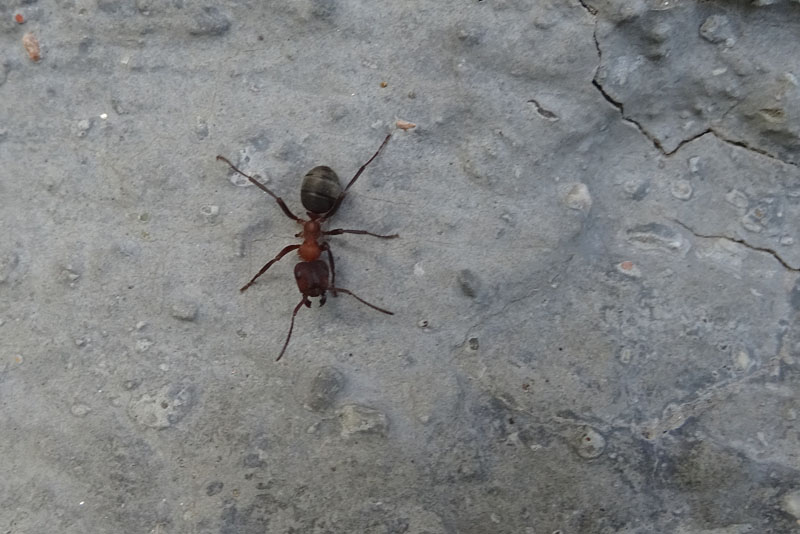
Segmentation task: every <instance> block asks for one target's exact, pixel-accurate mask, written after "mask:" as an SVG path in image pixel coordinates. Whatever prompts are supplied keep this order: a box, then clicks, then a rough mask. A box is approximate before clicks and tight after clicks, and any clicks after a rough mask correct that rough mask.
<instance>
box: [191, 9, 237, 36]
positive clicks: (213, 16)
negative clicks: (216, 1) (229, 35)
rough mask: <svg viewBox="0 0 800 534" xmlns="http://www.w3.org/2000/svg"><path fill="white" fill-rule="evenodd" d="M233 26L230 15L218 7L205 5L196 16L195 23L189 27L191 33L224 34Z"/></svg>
mask: <svg viewBox="0 0 800 534" xmlns="http://www.w3.org/2000/svg"><path fill="white" fill-rule="evenodd" d="M230 27H231V22H230V20H228V17H227V16H225V15H224V14H223V13H221V12H220V10H219V9H217V8H216V7H204V8H203V9H202V11H200V12H199V13H197V14H196V15H195V16H194V24H193V25H192V26H191V27H190V28H189V34H190V35H211V36H213V35H222V34H223V33H225V32H226V31H228V30H229V29H230Z"/></svg>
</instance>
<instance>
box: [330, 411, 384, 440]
mask: <svg viewBox="0 0 800 534" xmlns="http://www.w3.org/2000/svg"><path fill="white" fill-rule="evenodd" d="M338 415H339V422H340V424H341V428H342V432H341V435H342V437H343V438H347V437H350V436H352V435H354V434H375V435H380V436H385V435H386V432H387V431H388V429H389V422H388V420H387V418H386V415H384V414H383V413H381V412H379V411H378V410H376V409H374V408H370V407H368V406H361V405H359V404H348V405H346V406H343V407H342V409H341V410H339V412H338Z"/></svg>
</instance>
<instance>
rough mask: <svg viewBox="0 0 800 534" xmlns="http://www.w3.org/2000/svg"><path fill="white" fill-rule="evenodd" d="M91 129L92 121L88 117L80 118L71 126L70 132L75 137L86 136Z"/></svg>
mask: <svg viewBox="0 0 800 534" xmlns="http://www.w3.org/2000/svg"><path fill="white" fill-rule="evenodd" d="M91 129H92V121H91V120H90V119H81V120H79V121H78V122H77V123H76V124H75V126H74V127H73V129H72V133H73V134H75V135H76V136H77V137H86V135H87V134H88V133H89V130H91Z"/></svg>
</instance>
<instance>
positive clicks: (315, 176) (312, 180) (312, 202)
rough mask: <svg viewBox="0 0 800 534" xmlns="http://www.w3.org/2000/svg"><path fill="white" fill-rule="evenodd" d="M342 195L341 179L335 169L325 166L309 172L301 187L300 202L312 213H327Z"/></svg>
mask: <svg viewBox="0 0 800 534" xmlns="http://www.w3.org/2000/svg"><path fill="white" fill-rule="evenodd" d="M341 194H342V184H341V183H339V177H338V176H337V175H336V172H334V170H333V169H331V168H330V167H326V166H324V165H323V166H319V167H314V168H313V169H311V170H310V171H308V172H307V173H306V175H305V177H303V183H302V185H301V186H300V202H302V203H303V207H304V208H305V209H306V210H307V211H310V212H311V213H318V214H323V213H327V212H328V211H330V209H331V208H333V205H334V204H335V203H336V199H337V198H339V195H341Z"/></svg>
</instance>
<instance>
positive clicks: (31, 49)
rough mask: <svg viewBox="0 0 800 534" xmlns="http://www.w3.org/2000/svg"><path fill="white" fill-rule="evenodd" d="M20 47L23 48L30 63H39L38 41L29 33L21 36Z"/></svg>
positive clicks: (40, 57)
mask: <svg viewBox="0 0 800 534" xmlns="http://www.w3.org/2000/svg"><path fill="white" fill-rule="evenodd" d="M22 46H24V47H25V51H26V52H27V53H28V57H29V58H31V61H39V60H40V59H42V55H41V51H40V50H39V41H38V40H37V39H36V36H35V35H33V34H32V33H31V32H28V33H26V34H25V35H23V36H22Z"/></svg>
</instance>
